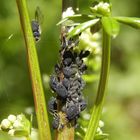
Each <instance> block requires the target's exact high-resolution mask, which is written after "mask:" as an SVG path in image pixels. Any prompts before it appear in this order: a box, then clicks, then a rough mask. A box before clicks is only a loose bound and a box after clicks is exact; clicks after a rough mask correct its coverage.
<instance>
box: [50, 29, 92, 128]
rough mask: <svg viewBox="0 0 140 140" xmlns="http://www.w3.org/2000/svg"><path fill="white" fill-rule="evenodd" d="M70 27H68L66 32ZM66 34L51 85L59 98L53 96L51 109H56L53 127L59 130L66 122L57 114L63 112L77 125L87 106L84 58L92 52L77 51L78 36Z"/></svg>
mask: <svg viewBox="0 0 140 140" xmlns="http://www.w3.org/2000/svg"><path fill="white" fill-rule="evenodd" d="M68 29H69V28H66V32H67V30H68ZM66 36H67V34H66V33H64V34H62V37H61V50H60V63H58V64H56V65H55V74H53V75H52V76H51V77H50V87H51V89H52V90H53V91H54V92H55V93H56V98H57V100H56V98H51V102H50V103H49V106H50V107H49V108H50V109H49V110H50V112H51V113H52V112H53V111H54V116H55V117H54V120H53V128H54V129H57V130H59V129H60V128H61V129H62V128H63V127H64V124H65V123H62V122H63V119H61V118H60V116H58V115H56V114H59V113H60V112H62V114H65V115H64V116H65V119H66V120H67V123H71V124H74V125H76V122H77V119H78V118H79V116H80V112H81V111H83V110H84V109H85V108H86V106H87V103H86V102H85V99H84V97H83V95H82V89H83V88H84V86H85V82H84V80H83V79H82V74H83V73H84V72H85V70H86V69H87V66H86V65H85V64H84V60H83V58H86V57H87V56H88V55H89V54H90V52H89V51H84V50H82V51H80V52H75V51H74V47H76V46H77V45H78V42H79V39H78V37H75V38H70V39H67V38H66ZM56 109H57V110H56ZM65 119H64V120H65ZM60 120H61V121H60ZM62 124H63V125H62Z"/></svg>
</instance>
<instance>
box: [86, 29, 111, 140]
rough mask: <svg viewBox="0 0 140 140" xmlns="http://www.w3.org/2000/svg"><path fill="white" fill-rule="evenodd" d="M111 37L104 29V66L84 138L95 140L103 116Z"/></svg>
mask: <svg viewBox="0 0 140 140" xmlns="http://www.w3.org/2000/svg"><path fill="white" fill-rule="evenodd" d="M110 40H111V37H110V36H109V35H108V34H107V33H106V32H105V31H104V30H103V48H102V66H101V75H100V81H99V86H98V92H97V97H96V100H95V104H94V107H93V112H92V114H91V119H90V122H89V126H88V129H87V133H86V135H85V138H84V140H93V139H94V137H95V133H96V130H97V127H98V125H99V120H100V117H101V113H102V109H103V104H104V99H105V96H106V92H105V89H106V85H107V79H108V73H109V68H110V42H111V41H110Z"/></svg>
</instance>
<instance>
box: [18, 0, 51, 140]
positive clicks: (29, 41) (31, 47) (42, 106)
mask: <svg viewBox="0 0 140 140" xmlns="http://www.w3.org/2000/svg"><path fill="white" fill-rule="evenodd" d="M16 2H17V7H18V11H19V16H20V22H21V26H22V30H23V34H24V39H25V44H26V51H27V61H28V66H29V71H30V78H31V81H32V89H33V97H34V104H35V111H36V115H37V122H38V128H39V136H40V140H51V133H50V127H49V121H48V114H47V109H46V103H45V97H44V91H43V87H42V80H41V75H40V69H39V64H38V57H37V52H36V47H35V42H34V38H33V34H32V30H31V22H30V19H29V15H28V10H27V4H26V0H16Z"/></svg>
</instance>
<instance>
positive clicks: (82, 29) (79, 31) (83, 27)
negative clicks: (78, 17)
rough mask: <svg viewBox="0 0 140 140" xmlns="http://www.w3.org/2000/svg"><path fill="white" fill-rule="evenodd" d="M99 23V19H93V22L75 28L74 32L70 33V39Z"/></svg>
mask: <svg viewBox="0 0 140 140" xmlns="http://www.w3.org/2000/svg"><path fill="white" fill-rule="evenodd" d="M98 21H99V19H93V20H89V21H87V22H84V23H82V24H80V25H78V26H77V27H76V28H74V29H73V30H71V31H70V32H69V34H68V38H70V37H72V36H75V35H78V34H80V33H81V32H83V31H84V30H86V29H87V28H89V27H91V26H93V25H95V24H96V23H97V22H98Z"/></svg>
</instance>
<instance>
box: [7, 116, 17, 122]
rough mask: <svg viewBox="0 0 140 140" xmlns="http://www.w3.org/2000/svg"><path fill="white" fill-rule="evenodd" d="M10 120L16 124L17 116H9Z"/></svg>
mask: <svg viewBox="0 0 140 140" xmlns="http://www.w3.org/2000/svg"><path fill="white" fill-rule="evenodd" d="M8 120H9V121H10V122H11V123H14V121H15V120H16V116H15V115H9V116H8Z"/></svg>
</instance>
